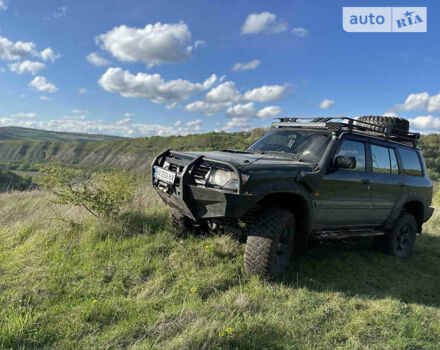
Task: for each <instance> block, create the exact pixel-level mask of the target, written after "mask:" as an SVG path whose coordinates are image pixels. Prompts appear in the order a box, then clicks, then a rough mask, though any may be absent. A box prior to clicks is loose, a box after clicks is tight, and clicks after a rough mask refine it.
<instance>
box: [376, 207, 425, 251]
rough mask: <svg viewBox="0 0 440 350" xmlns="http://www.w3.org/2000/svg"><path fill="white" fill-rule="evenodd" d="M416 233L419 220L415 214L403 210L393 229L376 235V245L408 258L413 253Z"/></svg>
mask: <svg viewBox="0 0 440 350" xmlns="http://www.w3.org/2000/svg"><path fill="white" fill-rule="evenodd" d="M416 235H417V221H416V219H415V217H414V215H411V214H409V213H406V212H402V213H401V214H400V216H399V218H398V219H397V221H396V224H395V225H394V227H393V229H392V230H390V231H387V232H386V233H385V235H383V236H378V237H375V245H376V247H377V248H379V249H380V250H382V251H383V252H385V253H387V254H391V255H394V256H397V257H399V258H407V257H409V256H410V255H411V254H412V251H413V248H414V243H415V241H416Z"/></svg>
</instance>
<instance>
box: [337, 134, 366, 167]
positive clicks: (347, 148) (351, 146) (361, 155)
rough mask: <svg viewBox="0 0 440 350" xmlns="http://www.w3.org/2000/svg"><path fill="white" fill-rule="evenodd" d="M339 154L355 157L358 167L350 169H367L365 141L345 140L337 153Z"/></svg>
mask: <svg viewBox="0 0 440 350" xmlns="http://www.w3.org/2000/svg"><path fill="white" fill-rule="evenodd" d="M337 156H351V157H355V158H356V168H354V169H350V170H356V171H365V146H364V143H363V142H358V141H351V140H344V141H343V142H342V145H341V147H340V148H339V151H338V153H337V154H336V157H337ZM347 170H348V169H347Z"/></svg>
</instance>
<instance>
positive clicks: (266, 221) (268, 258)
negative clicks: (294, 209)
mask: <svg viewBox="0 0 440 350" xmlns="http://www.w3.org/2000/svg"><path fill="white" fill-rule="evenodd" d="M294 241H295V217H294V216H293V214H292V213H291V212H290V211H289V210H286V209H281V208H267V209H265V210H264V211H262V212H261V213H260V215H259V216H258V218H257V219H256V220H255V221H254V222H253V223H252V224H251V225H250V228H249V233H248V237H247V241H246V249H245V253H244V265H245V268H246V271H247V272H248V273H250V274H252V275H258V276H260V277H263V278H267V279H276V278H278V277H280V276H281V275H282V274H283V272H284V271H285V270H286V269H287V267H288V266H289V264H290V258H291V256H292V252H293V245H294Z"/></svg>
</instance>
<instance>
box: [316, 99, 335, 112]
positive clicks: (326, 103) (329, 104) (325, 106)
mask: <svg viewBox="0 0 440 350" xmlns="http://www.w3.org/2000/svg"><path fill="white" fill-rule="evenodd" d="M334 104H335V101H333V100H330V99H328V98H325V99H323V100H322V101H321V103H320V104H319V108H321V109H329V108H331V107H333V105H334Z"/></svg>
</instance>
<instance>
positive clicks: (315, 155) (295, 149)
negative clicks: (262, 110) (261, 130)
mask: <svg viewBox="0 0 440 350" xmlns="http://www.w3.org/2000/svg"><path fill="white" fill-rule="evenodd" d="M329 140H330V133H329V132H325V131H311V130H286V129H284V130H280V129H274V130H271V131H269V132H268V133H267V134H266V135H264V136H263V137H262V138H260V139H259V140H257V141H256V142H255V143H254V144H252V145H251V146H250V147H249V148H248V149H247V151H253V152H262V153H285V154H289V155H290V154H291V155H293V156H296V158H298V159H300V160H302V161H305V162H311V163H318V162H319V160H320V159H321V156H322V154H323V153H324V150H325V148H326V147H327V144H328V142H329Z"/></svg>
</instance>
